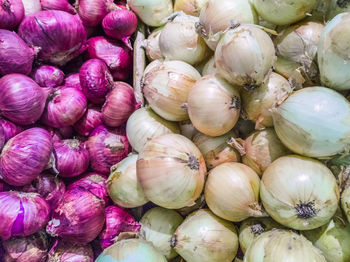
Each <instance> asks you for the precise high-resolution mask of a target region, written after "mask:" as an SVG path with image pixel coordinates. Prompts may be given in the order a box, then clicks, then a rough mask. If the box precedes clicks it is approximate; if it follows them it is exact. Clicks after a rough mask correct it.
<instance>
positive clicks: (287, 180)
mask: <svg viewBox="0 0 350 262" xmlns="http://www.w3.org/2000/svg"><path fill="white" fill-rule="evenodd" d="M260 197H261V201H262V203H263V205H264V208H265V209H266V211H267V213H268V214H269V215H270V216H271V217H272V218H273V219H274V220H276V221H277V222H278V223H280V224H282V225H284V226H287V227H290V228H293V229H297V230H309V229H314V228H317V227H320V226H322V225H324V224H326V223H327V222H328V221H329V220H330V219H331V218H332V216H333V215H334V213H335V212H336V210H337V207H338V201H339V188H338V185H337V182H336V179H335V177H334V176H333V174H332V172H331V171H330V170H329V169H328V168H327V167H326V166H325V165H324V164H322V163H321V162H319V161H316V160H314V159H312V158H307V157H301V156H297V155H290V156H283V157H280V158H278V159H277V160H275V161H274V162H273V163H272V164H271V165H270V166H269V167H268V168H267V169H266V171H265V172H264V174H263V176H262V180H261V184H260Z"/></svg>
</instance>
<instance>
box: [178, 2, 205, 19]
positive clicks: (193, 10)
mask: <svg viewBox="0 0 350 262" xmlns="http://www.w3.org/2000/svg"><path fill="white" fill-rule="evenodd" d="M208 1H209V0H175V3H174V11H175V12H176V11H183V12H184V13H185V14H188V15H192V16H199V15H200V13H201V10H202V8H203V7H204V6H205V5H206V4H207V3H208Z"/></svg>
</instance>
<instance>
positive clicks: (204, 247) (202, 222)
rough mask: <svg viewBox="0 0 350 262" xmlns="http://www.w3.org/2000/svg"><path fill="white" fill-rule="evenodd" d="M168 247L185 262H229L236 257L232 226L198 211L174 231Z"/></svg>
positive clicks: (236, 239) (204, 210) (206, 211)
mask: <svg viewBox="0 0 350 262" xmlns="http://www.w3.org/2000/svg"><path fill="white" fill-rule="evenodd" d="M171 245H172V247H174V249H175V251H176V252H177V253H179V255H180V256H181V257H182V258H184V259H185V260H186V261H187V262H213V261H220V262H231V261H232V260H233V259H234V257H235V256H236V253H237V249H238V237H237V231H236V228H235V226H234V224H233V223H230V222H228V221H225V220H223V219H221V218H219V217H217V216H215V215H214V214H213V213H212V212H211V211H209V210H207V209H200V210H198V211H196V212H194V213H192V214H190V215H189V216H187V217H186V219H185V220H184V222H183V223H182V224H181V225H180V226H179V227H178V228H177V229H176V231H175V234H174V235H173V237H172V239H171Z"/></svg>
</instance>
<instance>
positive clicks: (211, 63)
mask: <svg viewBox="0 0 350 262" xmlns="http://www.w3.org/2000/svg"><path fill="white" fill-rule="evenodd" d="M216 73H217V70H216V66H215V59H214V56H212V57H211V58H210V59H209V60H208V62H206V63H205V65H204V67H203V69H202V75H203V76H206V75H215V74H216Z"/></svg>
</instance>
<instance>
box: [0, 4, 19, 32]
mask: <svg viewBox="0 0 350 262" xmlns="http://www.w3.org/2000/svg"><path fill="white" fill-rule="evenodd" d="M23 17H24V6H23V3H22V0H0V28H4V29H13V28H15V27H16V26H17V25H18V24H19V23H20V22H21V21H22V19H23Z"/></svg>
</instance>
